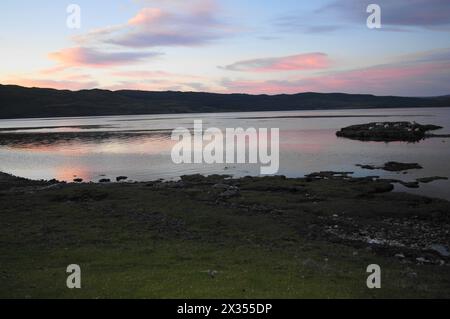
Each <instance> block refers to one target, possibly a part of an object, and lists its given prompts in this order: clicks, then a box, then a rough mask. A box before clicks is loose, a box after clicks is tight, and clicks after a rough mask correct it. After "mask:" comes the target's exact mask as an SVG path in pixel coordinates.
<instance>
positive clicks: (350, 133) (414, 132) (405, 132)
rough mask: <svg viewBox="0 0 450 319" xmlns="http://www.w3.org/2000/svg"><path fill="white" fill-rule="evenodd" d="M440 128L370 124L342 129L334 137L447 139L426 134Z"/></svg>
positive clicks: (356, 138) (411, 124) (417, 125)
mask: <svg viewBox="0 0 450 319" xmlns="http://www.w3.org/2000/svg"><path fill="white" fill-rule="evenodd" d="M441 128H442V127H441V126H437V125H431V124H429V125H422V124H418V123H416V122H372V123H368V124H358V125H352V126H348V127H345V128H342V129H341V130H340V131H338V132H337V133H336V135H337V136H339V137H345V138H350V139H354V140H360V141H385V142H394V141H404V142H417V141H420V140H422V139H424V138H427V137H449V135H433V134H429V133H428V132H429V131H435V130H439V129H441Z"/></svg>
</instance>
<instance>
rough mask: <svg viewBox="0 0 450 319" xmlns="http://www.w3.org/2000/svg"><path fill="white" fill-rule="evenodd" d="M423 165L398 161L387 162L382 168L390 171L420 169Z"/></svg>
mask: <svg viewBox="0 0 450 319" xmlns="http://www.w3.org/2000/svg"><path fill="white" fill-rule="evenodd" d="M422 168H423V167H422V166H420V165H419V164H417V163H399V162H387V163H385V164H384V167H383V169H384V170H385V171H390V172H399V171H406V170H408V169H422Z"/></svg>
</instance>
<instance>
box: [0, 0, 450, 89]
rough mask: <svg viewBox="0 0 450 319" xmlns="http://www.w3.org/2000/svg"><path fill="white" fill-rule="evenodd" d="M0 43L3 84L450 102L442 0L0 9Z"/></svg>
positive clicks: (167, 0)
mask: <svg viewBox="0 0 450 319" xmlns="http://www.w3.org/2000/svg"><path fill="white" fill-rule="evenodd" d="M71 3H75V4H78V5H79V6H80V7H81V28H80V29H70V28H68V27H67V26H66V19H67V16H68V13H67V12H66V8H67V6H68V5H69V4H71ZM370 3H376V4H378V5H380V6H381V9H382V11H381V13H382V16H381V18H382V28H381V29H369V28H368V27H367V26H366V19H367V17H368V16H369V13H366V8H367V5H368V4H370ZM0 43H1V50H0V61H1V62H0V63H1V67H0V83H1V84H18V85H23V86H28V87H32V86H36V87H51V88H58V89H71V90H79V89H91V88H102V89H110V90H119V89H140V90H158V91H160V90H177V91H207V92H219V93H252V94H260V93H265V94H278V93H299V92H306V91H315V92H346V93H371V94H377V95H405V96H434V95H446V94H450V1H449V0H395V1H392V0H370V1H362V0H353V1H352V0H317V1H301V0H282V1H280V0H239V1H238V0H192V1H185V0H134V1H133V0H109V1H102V0H97V1H92V0H72V1H54V0H43V1H33V0H28V1H25V0H14V1H13V0H6V1H1V3H0Z"/></svg>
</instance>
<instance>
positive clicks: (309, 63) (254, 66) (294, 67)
mask: <svg viewBox="0 0 450 319" xmlns="http://www.w3.org/2000/svg"><path fill="white" fill-rule="evenodd" d="M329 65H330V62H329V59H328V56H327V55H326V54H324V53H317V52H315V53H306V54H296V55H290V56H284V57H272V58H263V59H253V60H245V61H239V62H236V63H233V64H230V65H227V66H225V67H222V69H225V70H229V71H246V72H278V71H306V70H318V69H325V68H328V67H329Z"/></svg>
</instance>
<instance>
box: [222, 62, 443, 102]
mask: <svg viewBox="0 0 450 319" xmlns="http://www.w3.org/2000/svg"><path fill="white" fill-rule="evenodd" d="M222 85H223V86H224V87H225V88H226V89H225V91H226V92H228V93H231V92H233V93H252V94H281V93H290V94H294V93H301V92H311V91H314V92H346V93H370V94H377V95H405V96H431V95H443V94H448V93H449V92H450V60H449V61H427V62H423V63H421V62H415V63H404V64H388V65H379V66H374V67H369V68H363V69H356V70H348V71H342V72H336V73H330V74H323V75H319V76H314V77H306V78H297V79H292V78H291V79H287V80H268V81H258V80H256V81H253V80H236V81H233V80H224V81H222Z"/></svg>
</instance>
